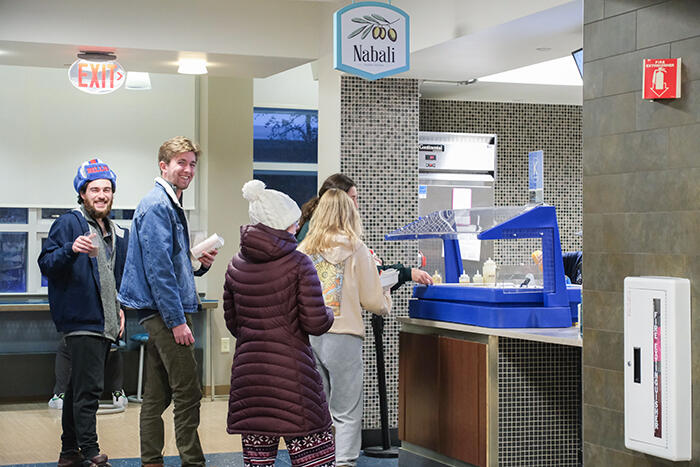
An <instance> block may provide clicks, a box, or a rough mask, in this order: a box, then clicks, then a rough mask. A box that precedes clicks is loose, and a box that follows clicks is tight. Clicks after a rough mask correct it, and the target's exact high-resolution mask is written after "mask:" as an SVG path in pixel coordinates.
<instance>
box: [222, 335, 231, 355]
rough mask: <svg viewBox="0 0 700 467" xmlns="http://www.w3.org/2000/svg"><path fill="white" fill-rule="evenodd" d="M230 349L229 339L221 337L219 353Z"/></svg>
mask: <svg viewBox="0 0 700 467" xmlns="http://www.w3.org/2000/svg"><path fill="white" fill-rule="evenodd" d="M230 351H231V339H230V338H228V337H222V338H221V353H229V352H230Z"/></svg>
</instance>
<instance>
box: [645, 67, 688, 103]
mask: <svg viewBox="0 0 700 467" xmlns="http://www.w3.org/2000/svg"><path fill="white" fill-rule="evenodd" d="M642 64H643V67H644V68H643V70H644V71H643V73H642V95H643V98H644V99H677V98H679V97H681V59H680V58H647V59H644V60H643V62H642Z"/></svg>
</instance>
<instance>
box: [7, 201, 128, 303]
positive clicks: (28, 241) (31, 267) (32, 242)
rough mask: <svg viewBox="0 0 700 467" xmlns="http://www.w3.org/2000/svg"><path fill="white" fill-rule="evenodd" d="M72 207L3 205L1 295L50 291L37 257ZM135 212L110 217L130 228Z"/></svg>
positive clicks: (118, 211) (123, 211) (124, 211)
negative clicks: (55, 223)
mask: <svg viewBox="0 0 700 467" xmlns="http://www.w3.org/2000/svg"><path fill="white" fill-rule="evenodd" d="M71 209H74V208H51V209H48V208H14V207H9V208H6V207H3V208H0V295H11V294H45V293H46V292H47V286H48V281H47V279H46V277H45V276H44V275H42V274H41V271H40V270H39V264H38V263H37V259H38V258H39V254H40V253H41V249H42V247H43V246H44V243H45V242H46V238H47V237H48V235H49V230H50V229H51V224H53V221H54V220H56V219H57V218H59V217H60V216H61V215H63V214H65V213H68V212H70V211H71ZM133 215H134V211H133V209H113V210H112V214H111V215H110V217H112V218H113V219H114V221H115V222H116V223H117V224H119V225H120V226H122V227H125V228H129V227H130V226H131V219H132V217H133Z"/></svg>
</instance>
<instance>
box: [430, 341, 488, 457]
mask: <svg viewBox="0 0 700 467" xmlns="http://www.w3.org/2000/svg"><path fill="white" fill-rule="evenodd" d="M439 353H440V379H439V383H438V387H439V394H440V397H439V420H440V427H439V431H440V433H441V436H440V442H439V449H438V452H440V453H442V454H445V455H447V456H449V457H452V458H454V459H459V460H462V461H464V462H468V463H470V464H474V465H486V345H484V344H479V343H476V342H467V341H464V340H459V339H451V338H448V337H440V338H439Z"/></svg>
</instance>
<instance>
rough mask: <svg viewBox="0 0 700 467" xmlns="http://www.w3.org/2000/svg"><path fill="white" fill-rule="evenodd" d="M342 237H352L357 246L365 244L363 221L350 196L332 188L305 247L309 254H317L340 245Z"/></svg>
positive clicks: (321, 202) (318, 210)
mask: <svg viewBox="0 0 700 467" xmlns="http://www.w3.org/2000/svg"><path fill="white" fill-rule="evenodd" d="M338 236H344V237H349V238H350V243H352V244H353V245H354V244H355V243H357V242H359V241H361V238H362V222H361V221H360V214H359V213H358V212H357V209H355V204H353V202H352V199H350V196H348V194H347V193H345V192H344V191H343V190H339V189H337V188H331V189H330V190H328V191H326V192H325V193H324V194H323V196H321V199H320V200H319V202H318V206H317V207H316V209H315V210H314V215H313V217H312V218H311V221H310V223H309V233H308V234H307V235H306V237H305V238H304V241H302V242H301V246H302V249H303V250H304V252H305V253H307V254H310V255H313V254H317V253H320V252H322V251H324V250H328V249H330V248H333V247H335V246H338V245H340V244H341V242H340V241H339V239H338V238H337V237H338Z"/></svg>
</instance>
